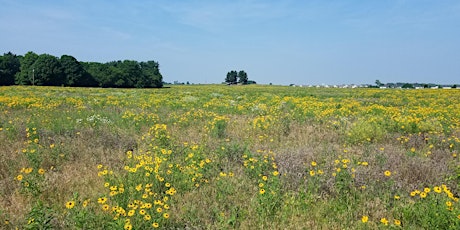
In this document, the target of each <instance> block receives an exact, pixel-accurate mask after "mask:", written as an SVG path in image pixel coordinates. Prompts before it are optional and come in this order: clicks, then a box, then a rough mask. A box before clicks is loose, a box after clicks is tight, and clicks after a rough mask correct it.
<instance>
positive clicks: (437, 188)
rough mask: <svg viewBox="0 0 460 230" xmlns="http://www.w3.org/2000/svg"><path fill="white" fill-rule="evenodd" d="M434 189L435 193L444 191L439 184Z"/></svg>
mask: <svg viewBox="0 0 460 230" xmlns="http://www.w3.org/2000/svg"><path fill="white" fill-rule="evenodd" d="M433 190H434V192H435V193H441V192H442V190H441V188H440V187H439V186H435V187H434V188H433Z"/></svg>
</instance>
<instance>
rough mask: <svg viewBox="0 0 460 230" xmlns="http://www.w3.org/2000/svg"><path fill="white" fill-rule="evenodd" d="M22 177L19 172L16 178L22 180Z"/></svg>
mask: <svg viewBox="0 0 460 230" xmlns="http://www.w3.org/2000/svg"><path fill="white" fill-rule="evenodd" d="M23 178H24V177H23V176H22V175H21V174H19V175H18V176H17V177H16V180H18V181H22V179H23Z"/></svg>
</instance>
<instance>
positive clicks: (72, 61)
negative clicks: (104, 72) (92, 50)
mask: <svg viewBox="0 0 460 230" xmlns="http://www.w3.org/2000/svg"><path fill="white" fill-rule="evenodd" d="M59 61H60V63H61V66H62V71H63V74H64V76H65V80H66V82H65V85H68V86H85V87H88V86H97V82H96V80H94V78H93V77H92V76H91V75H90V74H89V73H88V72H86V70H85V69H84V68H83V65H82V64H81V63H80V62H79V61H77V59H76V58H74V57H72V56H69V55H62V56H61V59H60V60H59Z"/></svg>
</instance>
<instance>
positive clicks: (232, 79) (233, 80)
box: [225, 70, 238, 84]
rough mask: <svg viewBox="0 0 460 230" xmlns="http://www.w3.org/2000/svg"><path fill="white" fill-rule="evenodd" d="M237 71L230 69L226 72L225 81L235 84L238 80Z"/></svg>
mask: <svg viewBox="0 0 460 230" xmlns="http://www.w3.org/2000/svg"><path fill="white" fill-rule="evenodd" d="M237 80H238V72H236V71H235V70H232V71H230V72H228V73H227V77H226V78H225V82H226V83H227V84H236V83H237V82H238V81H237Z"/></svg>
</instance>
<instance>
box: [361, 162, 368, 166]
mask: <svg viewBox="0 0 460 230" xmlns="http://www.w3.org/2000/svg"><path fill="white" fill-rule="evenodd" d="M361 165H362V166H368V165H369V163H367V161H363V162H362V163H361Z"/></svg>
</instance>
